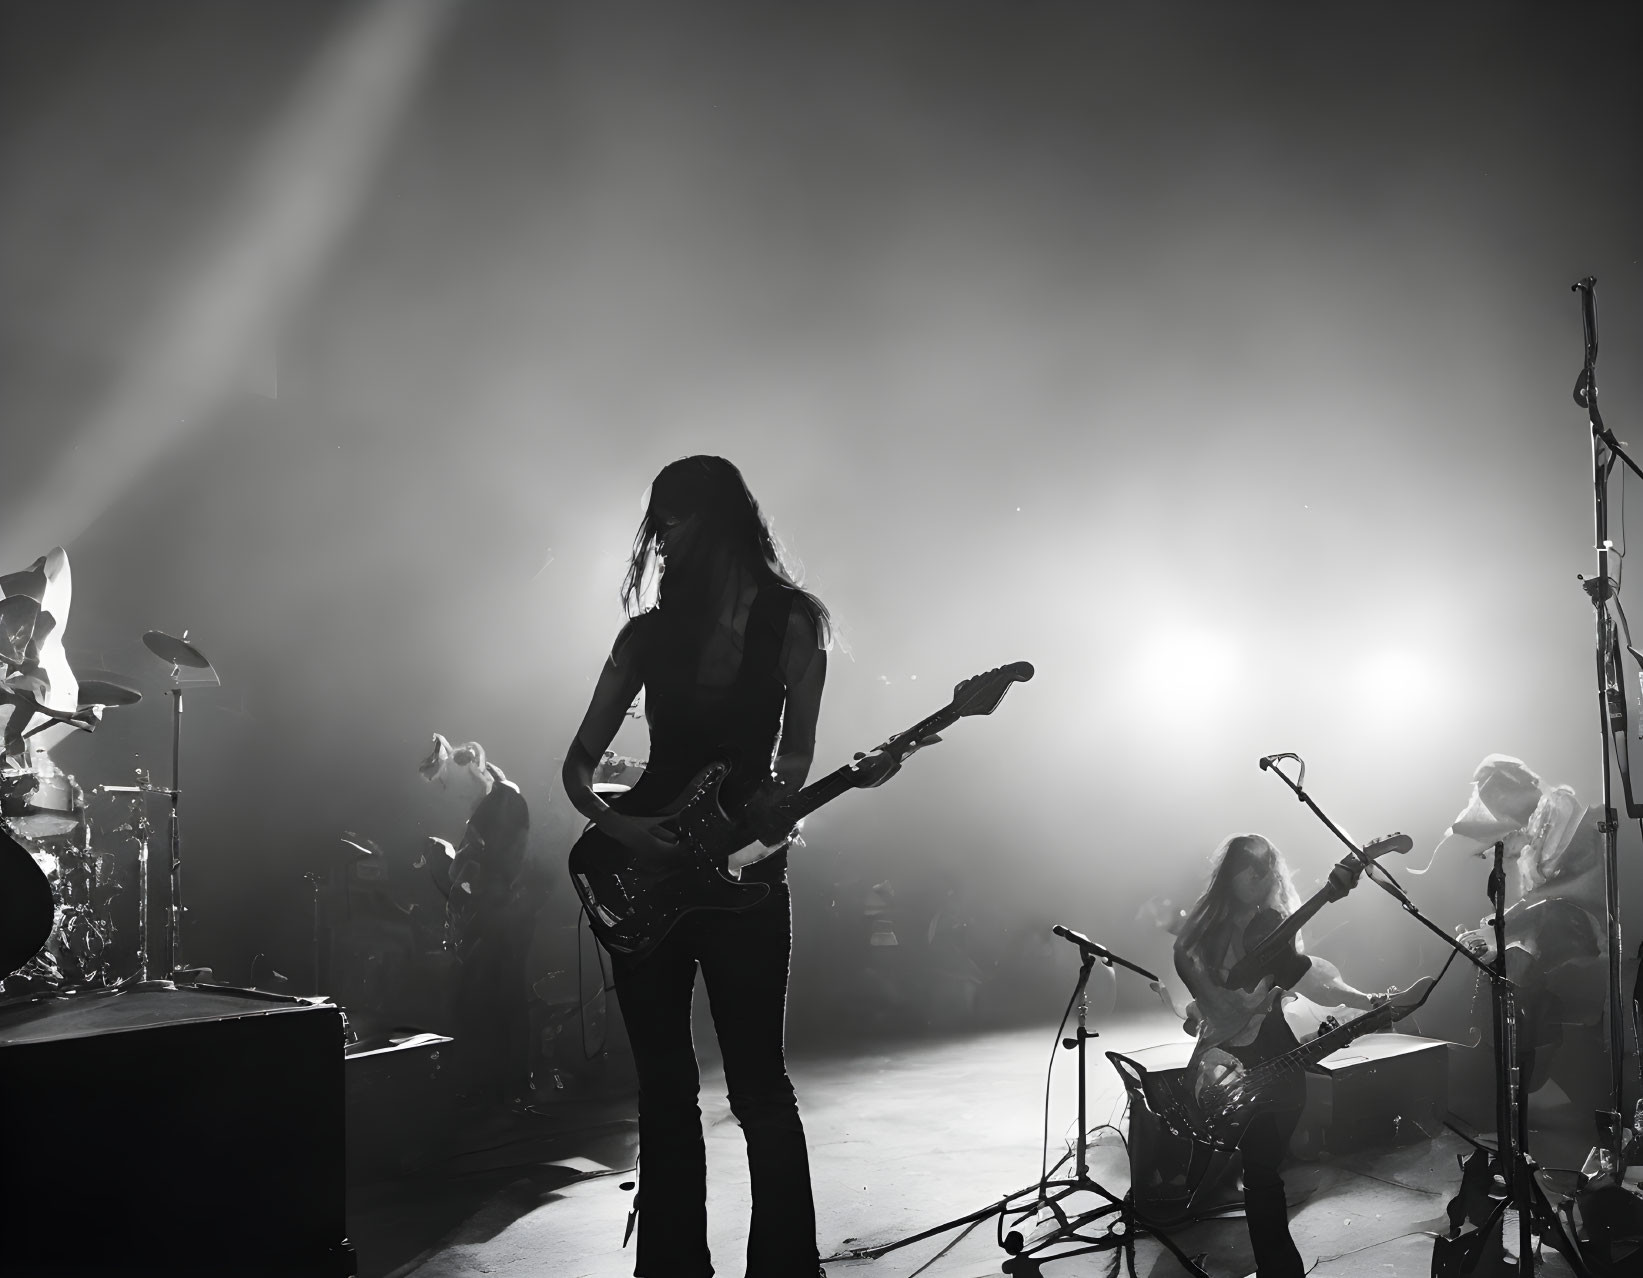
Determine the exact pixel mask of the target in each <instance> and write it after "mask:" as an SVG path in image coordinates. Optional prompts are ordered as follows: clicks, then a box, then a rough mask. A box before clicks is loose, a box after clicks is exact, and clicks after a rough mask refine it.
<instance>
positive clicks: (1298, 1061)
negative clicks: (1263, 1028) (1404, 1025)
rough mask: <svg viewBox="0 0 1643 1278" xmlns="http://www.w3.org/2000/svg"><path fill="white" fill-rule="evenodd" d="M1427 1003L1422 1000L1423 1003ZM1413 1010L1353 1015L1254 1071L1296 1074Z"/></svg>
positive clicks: (1388, 1008) (1387, 1008)
mask: <svg viewBox="0 0 1643 1278" xmlns="http://www.w3.org/2000/svg"><path fill="white" fill-rule="evenodd" d="M1424 1001H1425V1000H1424V999H1423V1000H1422V1002H1424ZM1417 1006H1418V1005H1417ZM1414 1010H1415V1009H1414V1008H1413V1007H1399V1006H1395V1005H1393V1004H1391V1003H1383V1004H1381V1006H1379V1007H1374V1008H1371V1009H1370V1010H1369V1011H1367V1012H1365V1013H1364V1014H1363V1015H1362V1016H1354V1017H1353V1018H1352V1019H1351V1020H1350V1021H1347V1022H1346V1023H1345V1024H1344V1025H1337V1026H1336V1027H1335V1028H1334V1029H1332V1030H1330V1031H1329V1032H1328V1033H1326V1034H1320V1035H1318V1036H1317V1037H1316V1038H1313V1039H1309V1040H1307V1041H1306V1042H1305V1043H1302V1044H1301V1045H1300V1046H1299V1047H1292V1048H1290V1049H1289V1050H1288V1051H1287V1052H1283V1053H1281V1054H1280V1055H1278V1056H1274V1057H1273V1058H1272V1059H1271V1060H1269V1061H1266V1062H1264V1063H1263V1064H1261V1065H1258V1066H1257V1067H1256V1069H1255V1071H1253V1072H1255V1073H1258V1074H1261V1075H1263V1076H1265V1075H1267V1073H1268V1071H1270V1076H1271V1077H1274V1078H1275V1077H1277V1076H1278V1075H1281V1074H1293V1073H1297V1072H1299V1071H1301V1070H1304V1069H1306V1068H1307V1067H1308V1066H1310V1065H1316V1064H1317V1063H1318V1062H1319V1061H1321V1060H1323V1058H1324V1057H1326V1056H1328V1055H1329V1054H1330V1053H1331V1052H1338V1051H1340V1049H1341V1048H1343V1047H1345V1046H1346V1045H1347V1044H1348V1043H1350V1042H1351V1041H1352V1040H1353V1039H1355V1038H1361V1037H1363V1036H1364V1035H1365V1034H1373V1033H1376V1032H1377V1031H1379V1030H1383V1029H1385V1028H1386V1027H1387V1026H1388V1025H1392V1024H1395V1023H1396V1022H1398V1021H1400V1020H1402V1019H1403V1018H1404V1017H1405V1016H1407V1015H1408V1014H1409V1013H1410V1012H1412V1011H1414Z"/></svg>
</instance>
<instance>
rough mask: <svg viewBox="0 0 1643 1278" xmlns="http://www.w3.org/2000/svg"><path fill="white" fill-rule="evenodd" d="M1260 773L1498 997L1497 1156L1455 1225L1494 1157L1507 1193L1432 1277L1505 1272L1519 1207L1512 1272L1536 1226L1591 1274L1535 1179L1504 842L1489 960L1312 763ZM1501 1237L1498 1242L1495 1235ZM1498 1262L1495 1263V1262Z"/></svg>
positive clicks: (1528, 1272) (1272, 765)
mask: <svg viewBox="0 0 1643 1278" xmlns="http://www.w3.org/2000/svg"><path fill="white" fill-rule="evenodd" d="M1284 759H1294V760H1295V761H1296V763H1298V764H1299V765H1300V767H1299V771H1298V775H1297V776H1296V777H1295V778H1294V779H1291V778H1290V777H1289V775H1288V774H1287V773H1285V772H1284V770H1283V769H1282V768H1281V767H1279V766H1278V765H1279V763H1280V761H1281V760H1284ZM1260 763H1261V771H1263V772H1271V773H1272V774H1273V775H1274V776H1276V777H1277V778H1278V779H1279V780H1280V781H1282V782H1283V783H1284V784H1285V785H1287V786H1288V787H1289V788H1290V789H1291V790H1293V791H1294V792H1295V797H1296V798H1297V799H1299V800H1300V801H1301V802H1302V803H1304V804H1306V805H1307V807H1309V808H1311V809H1312V811H1313V813H1314V814H1315V815H1316V816H1317V817H1318V819H1319V820H1320V821H1322V822H1323V823H1324V825H1325V826H1326V827H1328V829H1329V830H1330V832H1331V833H1332V834H1334V835H1335V837H1336V838H1338V839H1339V840H1340V841H1341V842H1342V843H1344V844H1346V846H1347V847H1348V848H1349V849H1351V851H1352V853H1353V854H1354V855H1355V856H1356V857H1357V859H1358V861H1359V862H1360V863H1361V864H1362V866H1363V868H1364V873H1365V874H1367V875H1368V876H1369V877H1370V879H1371V880H1372V881H1373V882H1374V883H1375V884H1376V885H1377V886H1379V887H1380V888H1382V889H1383V890H1384V891H1385V892H1386V893H1387V895H1389V896H1391V897H1392V898H1393V899H1394V900H1395V901H1397V902H1398V903H1399V904H1400V905H1401V906H1403V908H1404V910H1405V911H1406V912H1407V913H1408V914H1410V915H1412V916H1413V917H1414V918H1415V919H1416V920H1417V921H1418V922H1419V923H1420V924H1421V925H1422V926H1423V927H1425V928H1426V929H1427V930H1428V931H1429V932H1431V933H1432V934H1433V935H1434V936H1436V937H1437V938H1438V939H1439V940H1441V941H1442V942H1443V943H1444V944H1445V945H1447V946H1448V947H1449V948H1450V949H1451V950H1453V951H1455V953H1457V954H1459V955H1461V956H1462V957H1464V958H1465V959H1466V961H1467V962H1468V963H1470V964H1472V966H1473V967H1475V968H1477V969H1478V971H1480V972H1482V973H1483V974H1484V975H1485V976H1486V977H1488V979H1489V985H1490V991H1491V993H1492V995H1493V1002H1494V1025H1495V1114H1496V1119H1495V1123H1496V1128H1497V1133H1496V1138H1495V1146H1496V1148H1495V1150H1494V1151H1493V1159H1492V1160H1491V1159H1490V1155H1489V1152H1488V1151H1487V1150H1485V1149H1483V1148H1479V1150H1478V1152H1477V1153H1475V1154H1474V1155H1473V1156H1472V1158H1473V1159H1474V1160H1475V1159H1484V1160H1486V1162H1485V1163H1484V1164H1480V1167H1479V1170H1480V1171H1481V1172H1482V1173H1483V1175H1482V1176H1481V1177H1479V1176H1477V1175H1474V1176H1472V1177H1467V1176H1464V1175H1463V1177H1462V1184H1461V1190H1460V1192H1459V1193H1457V1194H1456V1196H1455V1198H1454V1200H1453V1201H1452V1202H1451V1203H1450V1206H1449V1224H1450V1231H1451V1233H1453V1232H1454V1231H1456V1230H1458V1229H1459V1228H1460V1222H1461V1220H1462V1219H1464V1218H1465V1217H1466V1216H1467V1215H1469V1214H1472V1213H1469V1212H1468V1211H1467V1210H1466V1208H1465V1206H1464V1205H1463V1203H1462V1200H1463V1198H1465V1197H1466V1196H1467V1189H1468V1185H1469V1184H1476V1183H1477V1181H1478V1180H1479V1179H1485V1180H1487V1179H1488V1176H1487V1171H1486V1163H1487V1161H1493V1162H1494V1164H1495V1167H1496V1169H1497V1174H1498V1175H1499V1177H1500V1178H1501V1180H1502V1181H1503V1183H1504V1187H1505V1193H1504V1194H1503V1195H1502V1197H1501V1198H1500V1200H1499V1201H1498V1202H1496V1203H1495V1204H1494V1206H1493V1208H1492V1209H1491V1210H1490V1211H1489V1213H1488V1215H1487V1216H1486V1217H1485V1218H1484V1219H1483V1220H1482V1221H1481V1222H1480V1223H1479V1226H1478V1228H1477V1229H1476V1230H1474V1231H1473V1232H1472V1233H1470V1234H1467V1235H1465V1236H1464V1237H1459V1238H1434V1239H1433V1247H1432V1275H1433V1278H1463V1275H1473V1276H1476V1275H1481V1274H1485V1273H1495V1274H1500V1275H1504V1274H1505V1272H1506V1270H1505V1265H1504V1258H1503V1247H1502V1245H1501V1243H1502V1242H1503V1241H1504V1238H1503V1235H1504V1230H1505V1225H1506V1208H1507V1207H1508V1206H1515V1207H1516V1208H1517V1213H1518V1252H1517V1257H1518V1259H1517V1266H1516V1268H1515V1269H1513V1270H1512V1271H1511V1272H1512V1273H1513V1274H1514V1275H1515V1276H1516V1278H1530V1276H1532V1275H1533V1273H1534V1270H1535V1250H1534V1241H1533V1235H1534V1234H1535V1233H1536V1232H1538V1233H1539V1234H1540V1236H1541V1237H1542V1238H1545V1239H1548V1240H1549V1241H1550V1242H1551V1244H1552V1246H1553V1247H1555V1248H1556V1249H1557V1250H1558V1251H1560V1252H1562V1253H1563V1255H1564V1257H1565V1258H1566V1259H1567V1260H1568V1261H1569V1263H1570V1265H1571V1266H1572V1267H1573V1268H1574V1271H1575V1273H1576V1275H1578V1278H1589V1271H1588V1270H1587V1268H1586V1266H1585V1265H1584V1264H1583V1263H1582V1261H1581V1259H1580V1254H1579V1252H1578V1251H1577V1250H1576V1249H1575V1245H1574V1243H1573V1242H1572V1241H1570V1239H1569V1237H1568V1236H1567V1235H1566V1234H1565V1233H1564V1232H1563V1226H1562V1224H1561V1223H1560V1222H1559V1220H1558V1218H1557V1212H1556V1211H1555V1210H1554V1209H1553V1207H1552V1205H1551V1203H1550V1202H1548V1201H1547V1199H1546V1194H1545V1192H1544V1191H1543V1190H1542V1189H1541V1187H1540V1182H1539V1181H1537V1180H1536V1179H1535V1161H1534V1159H1533V1158H1532V1157H1531V1156H1530V1154H1529V1108H1528V1105H1527V1103H1526V1101H1525V1098H1524V1096H1523V1093H1522V1085H1523V1080H1522V1078H1521V1077H1520V1071H1519V1066H1518V1052H1517V994H1516V989H1517V987H1516V986H1515V985H1513V983H1512V982H1511V981H1510V980H1509V979H1507V976H1506V870H1505V863H1504V859H1505V855H1506V844H1505V843H1504V842H1497V843H1496V844H1495V867H1494V870H1493V872H1492V873H1491V874H1490V875H1489V901H1490V903H1491V904H1492V905H1493V906H1494V911H1495V912H1494V929H1495V960H1494V963H1493V964H1492V965H1491V964H1489V963H1485V962H1484V961H1483V958H1482V957H1481V956H1480V955H1478V954H1476V953H1474V952H1473V951H1472V950H1471V949H1470V948H1469V947H1467V946H1466V945H1463V944H1462V943H1461V942H1460V941H1459V940H1458V939H1456V938H1455V937H1452V936H1450V935H1449V933H1447V932H1445V931H1444V930H1443V929H1442V928H1440V927H1439V926H1438V925H1437V924H1435V923H1433V922H1432V920H1431V919H1429V918H1427V917H1426V916H1425V915H1424V914H1422V913H1421V912H1420V909H1419V908H1418V907H1417V906H1416V905H1415V903H1414V902H1413V901H1412V900H1410V899H1409V894H1408V893H1406V892H1405V891H1404V890H1403V888H1402V887H1401V886H1399V884H1398V882H1397V880H1396V879H1394V878H1393V877H1392V875H1391V874H1390V873H1389V872H1388V871H1387V870H1386V869H1385V868H1384V867H1383V866H1381V865H1379V864H1378V863H1377V862H1376V861H1374V860H1372V859H1370V858H1368V857H1365V856H1364V855H1363V851H1362V849H1360V848H1359V847H1358V846H1357V845H1356V844H1355V843H1353V842H1352V840H1351V839H1349V838H1348V837H1347V836H1346V835H1345V834H1344V833H1343V832H1342V831H1341V828H1340V827H1339V826H1337V825H1336V824H1335V823H1334V822H1333V821H1331V820H1330V819H1329V817H1328V816H1327V815H1326V814H1325V813H1324V811H1323V809H1322V808H1320V807H1319V806H1318V805H1317V803H1316V802H1314V801H1313V799H1312V796H1311V795H1309V794H1308V793H1307V792H1306V790H1305V789H1303V788H1302V784H1301V783H1302V782H1303V781H1304V780H1305V778H1306V763H1305V761H1304V760H1303V759H1301V757H1300V755H1298V754H1287V753H1286V754H1269V755H1267V756H1265V757H1264V758H1263V759H1261V761H1260ZM1497 1237H1498V1238H1500V1239H1501V1242H1497V1243H1496V1244H1495V1245H1494V1246H1493V1247H1491V1246H1490V1243H1491V1241H1493V1240H1495V1239H1496V1238H1497ZM1491 1261H1492V1262H1493V1263H1492V1264H1491V1263H1490V1262H1491Z"/></svg>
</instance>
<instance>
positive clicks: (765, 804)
mask: <svg viewBox="0 0 1643 1278" xmlns="http://www.w3.org/2000/svg"><path fill="white" fill-rule="evenodd" d="M781 670H782V682H783V683H784V684H785V685H786V686H787V697H786V699H785V700H784V701H783V703H782V732H781V737H780V739H779V740H778V741H777V744H776V758H775V762H774V763H773V764H772V765H771V771H772V777H771V781H770V784H769V785H766V786H764V787H763V788H762V789H761V790H760V791H759V792H758V793H756V794H755V795H754V796H753V797H752V798H751V799H749V800H748V804H747V809H746V811H745V813H744V816H745V819H746V820H747V822H748V828H749V829H751V830H753V831H754V832H755V833H756V834H757V835H758V836H759V842H760V843H762V844H763V845H764V849H770V848H777V847H781V846H782V845H783V844H784V843H786V842H787V839H788V836H789V835H790V834H791V833H792V826H791V824H790V823H789V822H787V821H784V820H782V819H781V818H780V816H779V815H778V814H777V812H776V805H777V804H779V803H780V802H781V801H782V799H784V798H786V797H787V796H788V795H790V794H792V793H793V792H794V791H795V790H797V789H799V788H800V787H801V786H803V785H804V782H805V778H806V777H808V776H809V775H810V765H811V764H812V763H813V762H814V760H815V756H816V720H817V718H818V717H819V715H820V713H821V697H822V685H823V684H825V683H826V682H827V653H826V652H825V651H824V650H823V649H822V647H821V645H820V641H819V638H818V636H817V634H816V627H815V623H814V622H812V621H811V619H810V616H809V614H808V613H807V612H806V611H805V610H804V609H803V608H800V607H797V606H795V607H794V608H792V609H791V610H790V611H789V613H788V617H787V633H786V636H785V637H784V638H783V640H782V652H781ZM766 855H768V852H767V851H766V850H761V849H758V848H754V849H750V850H747V851H743V852H738V853H735V854H734V855H733V856H732V857H731V858H730V861H729V864H730V867H731V868H732V869H739V868H741V867H742V866H743V865H750V864H752V863H753V862H754V861H757V860H762V859H763V858H764V857H765V856H766Z"/></svg>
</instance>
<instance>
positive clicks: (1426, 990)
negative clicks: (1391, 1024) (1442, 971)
mask: <svg viewBox="0 0 1643 1278" xmlns="http://www.w3.org/2000/svg"><path fill="white" fill-rule="evenodd" d="M1437 983H1438V978H1437V977H1435V976H1423V977H1421V978H1420V980H1418V981H1416V982H1415V983H1414V984H1413V985H1411V986H1410V987H1409V988H1408V989H1406V990H1397V991H1396V992H1394V993H1392V994H1389V995H1388V996H1387V1000H1386V1002H1384V1003H1382V1004H1381V1006H1382V1007H1384V1008H1389V1009H1391V1012H1392V1019H1393V1020H1394V1021H1401V1020H1402V1019H1403V1018H1404V1017H1406V1016H1408V1015H1409V1014H1410V1013H1411V1012H1413V1011H1415V1010H1416V1009H1417V1008H1419V1007H1420V1005H1421V1004H1422V1003H1424V1002H1426V998H1427V996H1428V995H1429V994H1431V992H1432V987H1433V986H1434V985H1436V984H1437Z"/></svg>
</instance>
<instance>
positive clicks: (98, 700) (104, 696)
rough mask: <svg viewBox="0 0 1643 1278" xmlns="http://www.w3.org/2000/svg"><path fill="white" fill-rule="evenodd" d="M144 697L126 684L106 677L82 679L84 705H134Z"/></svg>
mask: <svg viewBox="0 0 1643 1278" xmlns="http://www.w3.org/2000/svg"><path fill="white" fill-rule="evenodd" d="M142 699H143V694H142V693H140V692H138V691H137V689H135V688H128V687H126V686H125V685H124V684H119V683H111V682H109V681H108V680H106V679H82V680H80V693H79V701H80V704H81V705H83V706H134V705H136V704H137V703H138V702H139V701H141V700H142Z"/></svg>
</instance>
